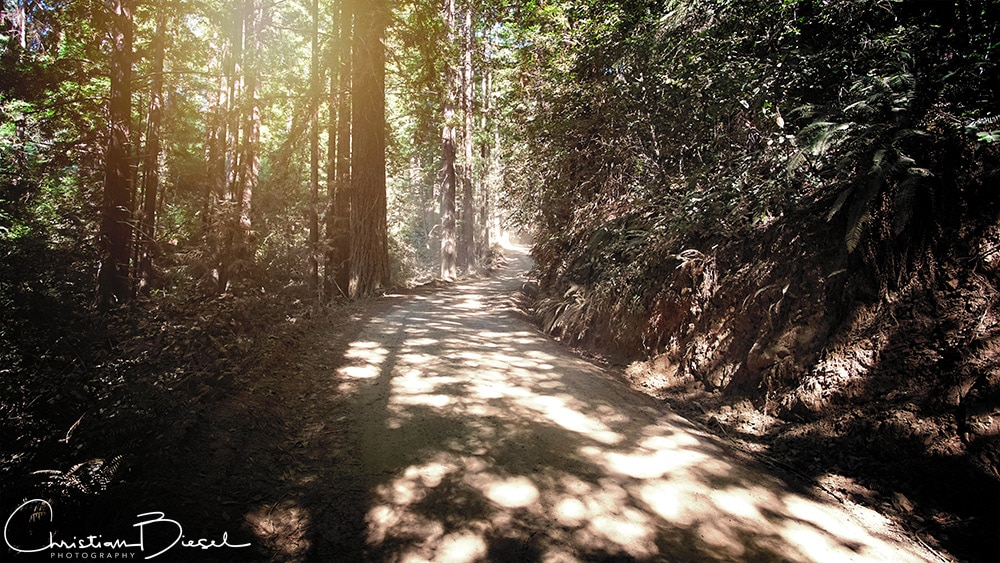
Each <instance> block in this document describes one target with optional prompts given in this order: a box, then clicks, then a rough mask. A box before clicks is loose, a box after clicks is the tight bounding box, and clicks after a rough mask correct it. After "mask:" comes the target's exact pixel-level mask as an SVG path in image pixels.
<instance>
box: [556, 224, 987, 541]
mask: <svg viewBox="0 0 1000 563" xmlns="http://www.w3.org/2000/svg"><path fill="white" fill-rule="evenodd" d="M813 211H814V213H813V214H812V217H811V218H810V217H808V216H802V217H784V218H780V219H778V220H776V221H774V222H773V223H771V224H770V225H767V226H765V227H760V228H759V230H758V232H756V233H753V236H751V237H746V238H744V239H743V240H739V241H733V240H730V241H729V242H723V243H719V244H716V243H718V241H713V242H712V243H708V244H704V245H700V246H698V248H689V249H685V250H684V251H682V252H678V254H677V255H676V256H675V257H674V262H675V266H676V267H675V268H671V269H666V270H665V271H664V272H663V273H662V274H663V275H662V279H663V282H662V287H661V288H660V289H659V291H658V292H656V294H655V297H654V298H653V299H652V305H651V307H650V308H649V310H648V316H647V317H646V318H645V319H642V322H640V323H639V324H640V326H642V324H643V323H644V324H645V327H644V329H643V330H641V331H638V330H637V331H633V332H632V333H631V336H632V338H633V341H631V342H622V341H621V339H620V338H619V339H618V342H617V344H618V345H619V346H622V347H624V349H626V350H629V349H631V350H632V351H635V350H638V349H639V347H640V344H642V345H644V346H645V349H646V351H647V353H650V352H651V354H650V356H649V357H648V358H647V359H645V360H641V361H637V362H633V363H631V364H630V365H627V367H624V368H623V373H624V375H625V377H626V378H627V379H628V380H629V381H630V382H631V383H632V384H633V386H634V387H636V388H638V389H641V390H643V391H645V392H647V393H648V394H650V395H653V396H655V397H658V398H660V399H662V400H664V401H666V402H667V403H668V404H670V406H671V407H672V408H674V409H676V410H678V411H680V412H683V413H685V414H686V415H687V416H689V417H692V418H694V419H696V420H699V421H701V422H703V423H705V424H708V425H710V426H712V427H714V428H715V430H716V431H717V432H720V433H724V434H726V435H727V436H729V437H730V438H734V439H737V440H739V441H742V442H743V444H744V445H745V446H746V447H748V448H750V449H753V450H756V451H761V452H766V453H767V454H768V455H770V456H772V457H775V458H777V459H779V460H781V462H782V463H784V464H787V465H789V466H790V467H793V468H794V470H796V471H797V472H799V473H802V474H805V475H807V476H809V477H810V478H814V479H817V480H819V481H820V482H821V483H825V485H826V486H828V487H829V488H831V489H832V490H836V491H839V493H840V494H842V495H844V496H845V497H850V498H854V499H858V500H862V501H864V502H867V503H869V504H872V505H876V506H879V507H880V508H886V509H889V510H892V511H895V512H897V513H900V514H901V516H903V517H904V518H905V519H907V520H909V521H910V522H911V523H912V527H913V529H914V530H917V531H920V532H922V533H923V534H924V535H925V537H926V539H927V540H928V541H929V542H931V543H937V544H938V545H942V546H944V547H946V548H948V549H949V550H952V551H954V552H958V553H960V554H961V555H962V556H964V557H968V558H970V559H973V560H980V559H983V560H995V559H998V558H1000V544H998V543H997V539H996V533H995V532H996V530H997V526H998V522H1000V518H998V512H1000V502H998V499H1000V474H998V467H1000V370H998V369H997V368H998V365H1000V315H998V313H997V311H996V309H995V305H996V300H997V295H998V294H997V291H996V288H997V286H998V282H1000V279H998V277H1000V249H998V247H997V243H996V241H997V240H998V235H1000V229H998V228H997V227H996V226H995V225H994V226H992V227H988V228H985V229H980V230H979V231H978V232H972V230H971V229H969V230H968V231H966V232H962V233H958V234H957V239H959V243H956V244H954V245H953V246H952V249H953V250H954V252H953V254H952V255H948V256H947V257H946V258H943V259H935V258H934V256H935V254H932V253H927V254H926V255H923V256H919V257H917V258H910V260H917V261H919V262H920V263H919V264H917V265H916V266H917V267H914V268H910V271H914V272H916V273H914V274H912V275H909V274H908V275H907V276H905V277H901V276H900V277H896V278H893V279H891V280H888V283H887V278H888V277H890V276H892V275H893V274H892V273H891V272H893V271H901V270H903V268H893V265H892V264H886V263H884V259H882V260H883V263H879V260H880V258H879V257H878V256H877V255H876V254H869V255H865V254H864V253H865V252H866V249H864V248H860V249H858V252H855V253H854V254H847V253H845V252H844V251H843V247H842V245H843V242H842V240H843V239H842V230H838V228H839V226H838V225H836V224H829V223H825V222H822V221H817V220H816V219H815V216H816V213H815V210H813ZM938 255H939V254H938ZM873 262H874V263H876V264H878V266H876V267H871V266H866V265H865V264H871V263H873ZM609 322H610V323H613V321H609ZM549 324H550V325H552V326H556V327H558V326H559V323H558V321H556V322H553V321H552V320H551V319H550V320H549ZM600 333H601V328H600V327H592V330H591V334H600ZM610 334H612V330H611V329H608V330H606V332H605V335H610ZM611 340H612V339H611V338H610V337H605V338H595V339H594V341H595V342H604V343H605V345H604V346H600V345H599V346H598V347H597V348H598V351H608V347H607V343H608V342H610V341H611ZM621 350H622V348H621V347H620V348H618V351H621Z"/></svg>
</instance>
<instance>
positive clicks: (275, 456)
mask: <svg viewBox="0 0 1000 563" xmlns="http://www.w3.org/2000/svg"><path fill="white" fill-rule="evenodd" d="M512 262H513V263H512V265H511V266H510V267H508V268H506V269H503V270H501V271H499V272H497V273H496V274H495V275H494V276H493V277H491V278H488V279H482V280H474V281H468V282H461V283H456V284H448V285H442V286H437V287H424V288H421V289H417V290H413V291H409V292H405V293H404V294H398V295H391V296H388V297H386V298H384V299H380V300H376V301H371V302H367V303H357V304H353V305H349V306H346V307H345V308H343V309H339V310H338V312H337V313H336V314H330V315H327V316H323V317H317V318H314V319H312V320H310V321H309V322H308V323H306V325H305V326H304V327H303V328H302V329H301V330H299V331H297V332H294V333H292V336H291V337H287V338H286V339H285V340H283V341H281V342H279V343H273V344H272V345H273V350H272V349H270V348H268V349H269V350H270V351H271V353H269V354H262V355H260V360H261V361H260V362H259V363H257V364H255V365H252V366H250V368H249V369H248V370H247V371H246V372H245V373H242V374H240V375H238V376H236V377H234V378H233V379H231V380H225V381H224V382H222V381H220V382H218V383H212V382H204V381H203V382H199V383H197V384H191V385H189V386H187V387H185V388H184V392H185V393H188V394H189V398H188V399H187V401H186V402H185V403H184V404H183V405H182V406H181V407H178V409H177V410H175V411H174V416H172V417H171V418H169V419H164V420H163V424H162V426H161V427H160V428H159V429H158V430H157V432H156V433H155V434H152V435H150V436H148V437H147V438H146V440H147V441H146V443H145V444H140V445H139V446H137V447H136V451H137V452H140V453H139V454H137V455H136V456H134V457H133V459H131V460H130V461H129V463H130V469H129V470H128V471H126V472H125V477H124V479H122V480H121V481H120V482H117V483H115V484H112V485H111V486H110V487H109V488H108V490H107V491H106V492H105V493H104V494H102V495H98V496H96V497H95V499H90V500H88V501H87V502H86V503H82V504H80V505H78V506H74V505H72V504H65V505H59V504H56V506H57V507H58V508H57V509H55V510H54V512H56V514H54V515H53V518H54V520H56V521H58V522H62V523H65V526H64V527H62V528H60V533H61V534H62V535H61V536H60V538H59V539H62V540H65V541H73V540H74V538H79V541H78V542H77V544H76V545H77V546H76V547H75V548H72V549H51V550H47V551H45V552H42V553H39V554H35V555H34V556H33V557H35V558H36V559H43V560H51V559H52V557H53V556H54V555H59V554H63V555H74V556H76V557H79V555H80V554H82V553H98V552H107V553H118V554H119V555H121V554H123V553H127V552H132V553H135V552H137V550H136V548H134V547H132V548H121V547H119V548H116V549H109V548H102V549H90V548H84V547H81V545H84V544H85V542H87V541H90V540H86V539H84V538H86V536H87V535H91V534H95V535H101V536H102V538H97V539H96V541H109V540H113V539H118V538H124V539H128V540H130V541H134V540H135V538H136V537H137V532H136V530H135V529H134V527H135V525H136V524H137V523H142V522H148V523H147V524H146V525H144V526H141V527H140V529H141V530H142V532H143V533H144V534H145V538H144V541H145V545H144V550H143V551H142V552H141V553H139V555H140V557H141V556H143V555H144V556H149V555H151V554H153V553H155V551H159V550H161V549H166V548H168V547H169V546H170V545H171V543H172V542H173V541H174V540H176V539H178V536H179V535H180V534H181V533H183V535H184V539H183V540H181V542H180V543H178V544H177V545H175V546H173V547H172V548H170V549H169V550H168V551H166V552H164V553H163V554H162V555H159V556H158V557H156V560H161V561H217V560H222V561H225V560H231V561H250V560H259V561H363V560H370V561H450V562H454V561H478V560H490V561H611V560H614V561H660V560H665V561H733V560H748V561H833V560H838V561H839V560H857V561H863V560H879V561H938V560H946V561H947V560H951V557H950V556H947V555H942V554H941V553H940V552H936V551H933V550H931V549H930V548H928V546H927V545H926V544H925V543H924V542H923V541H922V540H920V539H918V538H917V537H916V536H914V535H912V534H910V533H907V532H906V531H905V530H904V528H905V527H911V528H912V526H911V525H912V522H905V521H903V522H897V521H894V520H893V519H892V518H891V515H890V517H887V516H885V515H883V514H880V513H879V512H877V511H875V510H872V509H871V508H869V507H866V506H864V505H863V504H861V503H858V502H855V501H863V500H864V498H858V497H855V496H852V495H848V494H831V492H834V493H836V491H834V490H832V488H831V485H830V483H828V482H825V481H824V480H823V479H812V478H806V476H805V475H803V474H802V473H801V472H797V471H795V470H789V468H790V466H789V465H788V464H786V463H784V462H781V461H777V460H774V459H772V458H769V457H767V456H766V455H764V454H763V453H761V454H753V453H750V452H748V451H747V450H748V448H739V447H735V446H738V445H739V443H738V442H736V441H733V440H729V439H727V437H726V436H725V435H722V436H716V435H714V434H713V433H712V432H710V431H709V429H708V428H706V427H704V426H702V425H700V424H697V423H693V422H691V421H689V420H688V419H685V418H683V417H681V416H678V415H677V414H674V413H673V412H672V411H671V410H669V409H667V408H665V407H664V405H663V403H662V402H661V401H659V400H656V399H654V398H651V397H649V396H647V395H645V394H643V393H640V392H638V391H635V390H633V389H630V388H629V387H628V386H627V385H626V384H625V382H624V380H622V379H621V378H618V377H617V376H614V375H613V374H610V373H609V372H608V371H606V370H604V369H602V368H601V367H599V366H597V365H595V364H593V363H590V362H588V361H586V360H583V359H581V358H580V357H578V356H576V355H575V354H573V353H572V352H571V351H569V350H567V349H566V348H565V347H563V346H561V345H560V344H558V343H556V342H554V341H552V340H550V339H548V338H546V337H545V336H543V335H541V334H540V333H539V332H538V331H537V330H536V329H535V328H534V327H533V326H532V325H531V324H530V323H529V322H528V320H527V319H525V318H523V315H522V314H521V313H520V312H519V311H518V309H517V307H516V306H515V303H514V299H513V296H514V295H515V293H516V291H517V290H518V289H519V288H520V286H521V283H522V282H523V279H522V275H523V274H524V272H525V271H526V267H527V258H526V257H525V256H524V255H523V253H521V252H515V253H514V260H513V261H512ZM286 336H288V335H286ZM274 344H280V345H274ZM141 441H142V439H140V442H141ZM904 501H905V499H902V500H899V502H904ZM39 506H41V503H35V505H33V506H29V507H28V508H26V509H24V510H23V511H22V513H21V514H20V515H21V516H26V513H27V512H28V511H29V510H30V509H33V508H38V507H39ZM74 511H76V512H75V513H74ZM155 512H163V513H164V516H163V519H159V517H158V515H156V514H152V515H150V514H149V513H155ZM42 514H43V515H44V512H43V513H42ZM139 515H144V516H139ZM897 515H898V513H897ZM904 516H905V515H904ZM14 520H15V525H14V526H13V527H12V528H11V529H12V530H13V533H12V537H15V538H19V539H17V541H22V542H25V543H20V544H18V545H21V546H27V545H35V546H37V545H44V542H45V540H44V534H46V533H47V527H46V522H45V518H40V519H38V521H36V522H34V523H33V524H31V525H27V526H25V527H27V528H33V531H34V534H35V535H31V532H30V531H29V532H25V533H26V534H27V535H18V534H19V533H20V531H21V530H20V528H19V527H18V524H17V520H21V518H18V519H14ZM23 520H27V518H26V517H25V518H23ZM173 522H176V524H174V523H173ZM15 528H17V529H15ZM39 534H41V535H39ZM223 534H226V536H225V538H226V539H225V543H226V544H227V545H225V546H222V547H209V548H203V547H201V546H204V545H205V543H206V542H209V541H214V542H216V544H222V543H223ZM39 538H43V539H39ZM202 538H203V539H205V540H206V542H202V543H201V544H197V543H195V542H197V540H199V539H202ZM31 542H35V543H33V544H32V543H31ZM39 542H41V543H39ZM184 543H188V544H189V545H188V546H184ZM244 544H248V545H247V546H246V547H231V546H234V545H244ZM40 555H41V556H43V557H40V558H39V556H40ZM8 559H10V560H13V561H17V560H28V559H30V557H29V556H27V555H20V556H11V557H5V560H8Z"/></svg>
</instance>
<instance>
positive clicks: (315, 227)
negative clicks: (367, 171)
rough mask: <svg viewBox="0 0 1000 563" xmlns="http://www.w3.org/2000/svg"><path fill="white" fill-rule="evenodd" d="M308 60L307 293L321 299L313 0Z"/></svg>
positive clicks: (316, 52)
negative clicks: (309, 292)
mask: <svg viewBox="0 0 1000 563" xmlns="http://www.w3.org/2000/svg"><path fill="white" fill-rule="evenodd" d="M311 12H312V14H311V15H312V33H311V35H312V37H311V48H312V50H311V60H310V63H309V74H310V77H309V78H310V84H309V96H310V97H311V98H312V110H311V111H310V112H309V289H310V291H311V292H312V294H313V295H315V296H316V297H317V299H319V298H321V295H320V286H319V257H320V249H319V106H320V103H319V98H320V96H321V92H320V89H321V85H320V70H319V0H313V1H312V6H311Z"/></svg>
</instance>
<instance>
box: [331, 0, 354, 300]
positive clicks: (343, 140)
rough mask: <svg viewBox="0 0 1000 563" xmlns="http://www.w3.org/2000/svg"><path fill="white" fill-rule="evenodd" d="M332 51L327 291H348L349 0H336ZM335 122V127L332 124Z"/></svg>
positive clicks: (349, 211) (333, 293) (341, 293)
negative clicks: (335, 32)
mask: <svg viewBox="0 0 1000 563" xmlns="http://www.w3.org/2000/svg"><path fill="white" fill-rule="evenodd" d="M336 6H337V7H336V8H335V10H334V12H335V13H336V14H338V20H337V36H338V41H337V43H336V46H335V51H334V55H333V56H331V57H330V124H331V128H330V154H329V164H328V167H327V184H328V185H327V196H328V197H329V200H330V201H329V205H330V209H329V210H328V211H327V222H326V236H327V240H328V245H329V246H328V251H327V256H326V262H325V267H326V271H325V278H326V285H327V289H326V292H327V295H328V296H333V295H337V294H339V295H343V296H347V295H348V286H349V285H350V274H351V272H350V257H351V237H350V224H351V207H350V197H349V191H350V185H351V95H350V90H351V29H352V23H351V22H352V13H351V7H350V3H349V1H348V0H338V2H337V4H336ZM334 123H335V124H336V129H334V127H333V124H334Z"/></svg>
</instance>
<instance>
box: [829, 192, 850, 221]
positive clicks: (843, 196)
mask: <svg viewBox="0 0 1000 563" xmlns="http://www.w3.org/2000/svg"><path fill="white" fill-rule="evenodd" d="M853 191H854V188H853V187H848V188H847V189H845V190H844V191H842V192H840V195H838V196H837V200H836V201H834V202H833V206H832V207H830V211H827V213H826V222H827V223H829V222H830V221H832V220H833V218H834V217H835V216H836V215H837V213H839V212H840V209H841V208H842V207H843V206H844V202H845V201H847V198H848V196H850V195H851V192H853Z"/></svg>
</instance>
